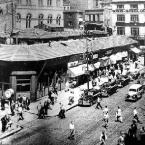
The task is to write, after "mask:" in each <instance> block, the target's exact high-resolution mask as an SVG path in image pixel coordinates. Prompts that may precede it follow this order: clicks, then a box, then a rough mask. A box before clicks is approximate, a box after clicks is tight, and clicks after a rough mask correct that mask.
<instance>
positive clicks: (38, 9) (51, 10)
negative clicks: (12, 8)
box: [16, 0, 64, 29]
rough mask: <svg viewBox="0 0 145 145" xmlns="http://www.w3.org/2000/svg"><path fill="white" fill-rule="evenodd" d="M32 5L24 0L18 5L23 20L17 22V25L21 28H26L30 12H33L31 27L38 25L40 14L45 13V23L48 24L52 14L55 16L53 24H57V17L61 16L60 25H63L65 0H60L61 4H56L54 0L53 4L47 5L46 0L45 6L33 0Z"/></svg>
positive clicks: (17, 10)
mask: <svg viewBox="0 0 145 145" xmlns="http://www.w3.org/2000/svg"><path fill="white" fill-rule="evenodd" d="M31 1H32V4H31V5H26V3H25V1H22V3H21V4H20V5H17V9H16V12H17V13H19V14H20V15H21V22H17V23H16V27H17V28H20V29H25V28H26V16H27V14H28V13H30V14H32V21H31V28H33V27H34V26H36V25H38V16H39V14H43V15H44V18H43V23H44V24H47V20H48V15H49V14H51V15H52V18H53V22H52V25H53V24H56V17H57V16H58V15H60V16H61V22H60V26H61V27H63V26H64V23H63V9H64V8H63V1H62V0H60V4H59V5H58V6H57V5H56V0H52V5H51V6H47V0H44V3H43V6H38V0H31Z"/></svg>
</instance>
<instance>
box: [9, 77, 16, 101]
mask: <svg viewBox="0 0 145 145" xmlns="http://www.w3.org/2000/svg"><path fill="white" fill-rule="evenodd" d="M10 84H11V88H12V89H13V90H14V100H16V99H17V98H16V86H17V81H16V76H10Z"/></svg>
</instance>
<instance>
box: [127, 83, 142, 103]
mask: <svg viewBox="0 0 145 145" xmlns="http://www.w3.org/2000/svg"><path fill="white" fill-rule="evenodd" d="M143 93H144V89H143V86H142V85H141V84H133V85H131V86H130V88H129V91H128V94H127V95H126V97H125V100H126V101H137V100H138V99H140V98H141V97H142V95H143Z"/></svg>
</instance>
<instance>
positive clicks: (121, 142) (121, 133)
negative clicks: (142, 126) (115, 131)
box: [117, 132, 125, 145]
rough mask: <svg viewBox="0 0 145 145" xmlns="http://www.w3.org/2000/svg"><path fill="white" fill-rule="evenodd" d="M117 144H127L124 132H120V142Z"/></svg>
mask: <svg viewBox="0 0 145 145" xmlns="http://www.w3.org/2000/svg"><path fill="white" fill-rule="evenodd" d="M117 145H125V137H124V133H123V132H120V137H119V139H118V144H117Z"/></svg>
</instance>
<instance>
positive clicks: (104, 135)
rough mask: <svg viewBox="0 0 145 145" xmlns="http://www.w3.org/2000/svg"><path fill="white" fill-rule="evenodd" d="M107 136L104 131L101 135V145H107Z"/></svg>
mask: <svg viewBox="0 0 145 145" xmlns="http://www.w3.org/2000/svg"><path fill="white" fill-rule="evenodd" d="M106 140H107V135H106V133H105V131H104V130H103V131H102V132H101V135H100V145H106Z"/></svg>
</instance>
